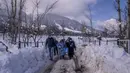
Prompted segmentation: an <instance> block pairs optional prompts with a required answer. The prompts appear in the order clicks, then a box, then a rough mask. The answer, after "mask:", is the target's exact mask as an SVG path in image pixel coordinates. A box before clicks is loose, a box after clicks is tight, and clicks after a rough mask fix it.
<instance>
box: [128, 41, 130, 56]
mask: <svg viewBox="0 0 130 73" xmlns="http://www.w3.org/2000/svg"><path fill="white" fill-rule="evenodd" d="M128 53H129V54H130V40H128Z"/></svg>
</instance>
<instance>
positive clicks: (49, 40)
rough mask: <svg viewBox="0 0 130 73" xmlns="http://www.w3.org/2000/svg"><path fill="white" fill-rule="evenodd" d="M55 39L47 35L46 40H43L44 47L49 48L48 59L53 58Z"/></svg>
mask: <svg viewBox="0 0 130 73" xmlns="http://www.w3.org/2000/svg"><path fill="white" fill-rule="evenodd" d="M55 44H56V43H55V40H54V38H53V37H51V36H49V37H48V38H47V39H46V42H45V47H46V49H48V50H49V56H50V60H53V53H54V48H55V46H56V45H55Z"/></svg>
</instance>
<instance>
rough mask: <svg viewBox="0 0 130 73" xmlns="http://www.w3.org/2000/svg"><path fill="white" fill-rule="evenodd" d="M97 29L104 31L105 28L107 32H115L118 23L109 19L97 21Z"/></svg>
mask: <svg viewBox="0 0 130 73" xmlns="http://www.w3.org/2000/svg"><path fill="white" fill-rule="evenodd" d="M96 24H97V27H98V29H102V30H104V28H107V29H108V30H109V31H115V30H116V31H117V30H118V29H119V27H118V26H119V23H118V22H117V20H116V19H114V18H111V19H108V20H105V21H97V22H96Z"/></svg>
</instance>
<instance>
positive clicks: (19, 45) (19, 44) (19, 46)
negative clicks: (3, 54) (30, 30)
mask: <svg viewBox="0 0 130 73" xmlns="http://www.w3.org/2000/svg"><path fill="white" fill-rule="evenodd" d="M18 48H19V49H20V48H21V41H19V43H18Z"/></svg>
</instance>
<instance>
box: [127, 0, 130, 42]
mask: <svg viewBox="0 0 130 73" xmlns="http://www.w3.org/2000/svg"><path fill="white" fill-rule="evenodd" d="M127 35H128V36H127V37H128V39H129V40H130V0H128V31H127Z"/></svg>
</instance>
